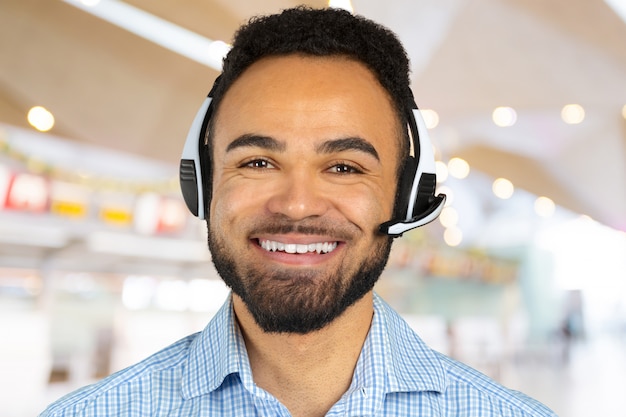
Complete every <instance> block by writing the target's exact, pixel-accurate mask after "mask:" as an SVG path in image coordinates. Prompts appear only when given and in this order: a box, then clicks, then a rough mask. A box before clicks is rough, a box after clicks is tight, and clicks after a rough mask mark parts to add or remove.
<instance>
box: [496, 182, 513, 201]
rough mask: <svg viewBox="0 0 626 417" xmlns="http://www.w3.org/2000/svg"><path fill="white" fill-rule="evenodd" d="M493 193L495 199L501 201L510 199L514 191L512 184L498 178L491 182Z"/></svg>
mask: <svg viewBox="0 0 626 417" xmlns="http://www.w3.org/2000/svg"><path fill="white" fill-rule="evenodd" d="M491 189H492V191H493V193H494V194H495V195H496V197H498V198H501V199H503V200H506V199H509V198H511V196H512V195H513V192H514V191H515V187H514V186H513V183H512V182H511V181H509V180H507V179H506V178H498V179H496V180H495V181H494V182H493V185H492V186H491Z"/></svg>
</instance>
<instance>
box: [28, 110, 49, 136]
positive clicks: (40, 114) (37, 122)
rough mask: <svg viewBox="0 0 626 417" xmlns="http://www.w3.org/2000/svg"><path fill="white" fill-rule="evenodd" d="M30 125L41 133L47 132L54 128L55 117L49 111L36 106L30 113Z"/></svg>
mask: <svg viewBox="0 0 626 417" xmlns="http://www.w3.org/2000/svg"><path fill="white" fill-rule="evenodd" d="M27 119H28V123H30V125H31V126H32V127H34V128H35V129H37V130H39V131H40V132H47V131H48V130H50V129H52V126H54V116H53V115H52V113H50V112H49V111H48V110H47V109H45V108H44V107H41V106H35V107H33V108H31V109H30V110H29V111H28V116H27Z"/></svg>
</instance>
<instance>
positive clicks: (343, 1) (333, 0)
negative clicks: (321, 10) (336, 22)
mask: <svg viewBox="0 0 626 417" xmlns="http://www.w3.org/2000/svg"><path fill="white" fill-rule="evenodd" d="M328 7H332V8H335V9H344V10H347V11H349V12H350V13H354V8H353V7H352V2H351V1H350V0H328Z"/></svg>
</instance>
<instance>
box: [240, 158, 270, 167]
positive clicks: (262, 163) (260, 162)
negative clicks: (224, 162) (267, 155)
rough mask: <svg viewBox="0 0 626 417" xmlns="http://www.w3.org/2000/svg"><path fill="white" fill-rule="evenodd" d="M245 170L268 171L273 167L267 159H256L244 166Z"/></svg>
mask: <svg viewBox="0 0 626 417" xmlns="http://www.w3.org/2000/svg"><path fill="white" fill-rule="evenodd" d="M242 167H244V168H254V169H266V168H273V165H272V164H271V163H270V162H269V161H267V160H265V159H254V160H252V161H248V162H246V163H245V164H243V165H242Z"/></svg>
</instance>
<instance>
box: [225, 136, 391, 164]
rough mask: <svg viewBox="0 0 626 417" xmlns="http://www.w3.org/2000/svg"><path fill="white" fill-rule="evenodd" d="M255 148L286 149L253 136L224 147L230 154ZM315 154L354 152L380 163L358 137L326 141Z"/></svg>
mask: <svg viewBox="0 0 626 417" xmlns="http://www.w3.org/2000/svg"><path fill="white" fill-rule="evenodd" d="M245 147H256V148H262V149H267V150H270V151H275V152H284V151H285V149H286V148H287V146H286V144H285V143H284V142H281V141H279V140H277V139H275V138H273V137H270V136H262V135H255V134H250V133H249V134H245V135H241V136H239V137H238V138H237V139H235V140H234V141H232V142H231V143H229V144H228V146H227V147H226V152H230V151H232V150H234V149H237V148H245ZM315 150H316V152H318V153H324V154H330V153H335V152H344V151H351V150H356V151H359V152H364V153H366V154H369V155H371V156H373V157H374V158H375V159H376V160H377V161H380V157H379V156H378V152H376V149H375V148H374V146H372V144H371V143H369V142H368V141H366V140H365V139H362V138H359V137H349V138H341V139H331V140H327V141H325V142H323V143H321V144H320V145H318V146H317V147H316V148H315Z"/></svg>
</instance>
